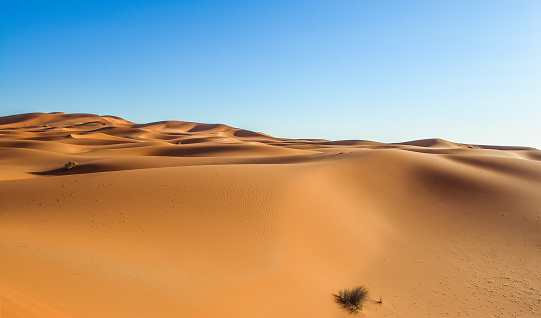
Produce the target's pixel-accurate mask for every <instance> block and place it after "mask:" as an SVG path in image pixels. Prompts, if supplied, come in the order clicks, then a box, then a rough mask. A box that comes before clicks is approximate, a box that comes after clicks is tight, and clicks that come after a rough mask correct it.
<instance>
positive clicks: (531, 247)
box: [0, 113, 541, 318]
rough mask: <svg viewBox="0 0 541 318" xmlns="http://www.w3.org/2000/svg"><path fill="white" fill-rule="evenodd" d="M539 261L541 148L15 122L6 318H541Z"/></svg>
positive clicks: (36, 117) (5, 233) (10, 128)
mask: <svg viewBox="0 0 541 318" xmlns="http://www.w3.org/2000/svg"><path fill="white" fill-rule="evenodd" d="M70 160H73V161H76V162H77V165H75V166H73V168H71V169H66V168H64V167H65V165H66V163H68V161H70ZM540 249H541V151H540V150H537V149H534V148H526V147H511V146H505V147H504V146H483V145H470V144H461V143H457V142H451V141H446V140H442V139H426V140H417V141H410V142H403V143H396V144H385V143H378V142H372V141H364V140H345V141H328V140H310V139H286V138H275V137H272V136H269V135H266V134H264V133H260V132H252V131H248V130H243V129H238V128H233V127H230V126H227V125H223V124H200V123H192V122H180V121H162V122H156V123H149V124H138V123H133V122H130V121H127V120H124V119H122V118H119V117H115V116H98V115H92V114H65V113H50V114H46V113H32V114H22V115H14V116H7V117H1V118H0V317H2V318H12V317H81V318H83V317H84V318H87V317H88V318H91V317H104V318H107V317H110V318H121V317H190V318H198V317H201V318H211V317H227V318H229V317H230V318H244V317H246V318H248V317H250V318H253V317H258V318H265V317H276V318H279V317H286V318H287V317H292V318H293V317H295V318H296V317H311V318H339V317H344V318H345V317H349V314H348V312H346V311H344V310H343V309H342V308H340V307H339V306H338V305H337V303H336V302H335V300H334V298H333V296H332V294H334V293H337V292H338V291H339V290H340V289H344V288H351V287H355V286H360V285H364V286H365V287H366V288H367V289H368V290H369V292H370V296H369V300H368V301H367V303H366V304H365V305H364V307H363V310H362V314H361V315H359V316H360V317H541V250H540ZM380 297H381V300H382V303H379V302H378V301H379V300H380Z"/></svg>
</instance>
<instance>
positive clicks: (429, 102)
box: [0, 0, 541, 149]
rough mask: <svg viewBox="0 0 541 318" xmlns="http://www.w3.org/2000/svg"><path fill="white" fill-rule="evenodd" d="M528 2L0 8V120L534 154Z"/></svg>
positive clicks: (533, 5)
mask: <svg viewBox="0 0 541 318" xmlns="http://www.w3.org/2000/svg"><path fill="white" fill-rule="evenodd" d="M540 17H541V1H539V0H512V1H511V0H506V1H501V0H476V1H471V0H452V1H451V0H441V1H433V0H425V1H419V0H411V1H403V0H381V1H380V0H378V1H374V0H338V1H337V0H333V1H322V0H306V1H304V0H298V1H297V0H288V1H282V0H274V1H254V0H252V1H236V0H228V1H217V0H215V1H205V0H201V1H138V0H130V1H124V0H116V1H101V0H88V1H87V0H70V1H63V0H58V1H47V0H40V1H29V0H0V116H7V115H13V114H20V113H28V112H55V111H61V112H66V113H93V114H99V115H116V116H120V117H123V118H125V119H127V120H130V121H134V122H138V123H148V122H154V121H160V120H182V121H194V122H202V123H223V124H227V125H230V126H234V127H238V128H244V129H249V130H254V131H260V132H264V133H267V134H270V135H273V136H276V137H287V138H322V139H329V140H343V139H360V140H373V141H379V142H402V141H409V140H416V139H425V138H443V139H446V140H450V141H454V142H460V143H472V144H484V145H516V146H532V147H536V148H539V149H541V18H540Z"/></svg>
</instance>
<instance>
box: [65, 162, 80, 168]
mask: <svg viewBox="0 0 541 318" xmlns="http://www.w3.org/2000/svg"><path fill="white" fill-rule="evenodd" d="M78 164H79V163H78V162H77V161H75V160H70V161H68V163H66V164H65V165H64V170H70V169H73V168H74V167H75V166H76V165H78Z"/></svg>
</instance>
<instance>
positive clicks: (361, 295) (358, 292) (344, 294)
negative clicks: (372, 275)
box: [333, 286, 368, 314]
mask: <svg viewBox="0 0 541 318" xmlns="http://www.w3.org/2000/svg"><path fill="white" fill-rule="evenodd" d="M333 296H334V297H335V300H336V302H337V303H338V304H339V305H340V306H342V307H343V308H344V309H345V310H347V311H349V312H350V313H351V314H354V313H356V312H358V311H361V310H362V309H363V303H364V302H365V301H367V300H368V290H367V289H366V288H365V287H364V286H360V287H355V288H352V289H342V290H340V291H339V292H338V295H335V294H333Z"/></svg>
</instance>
